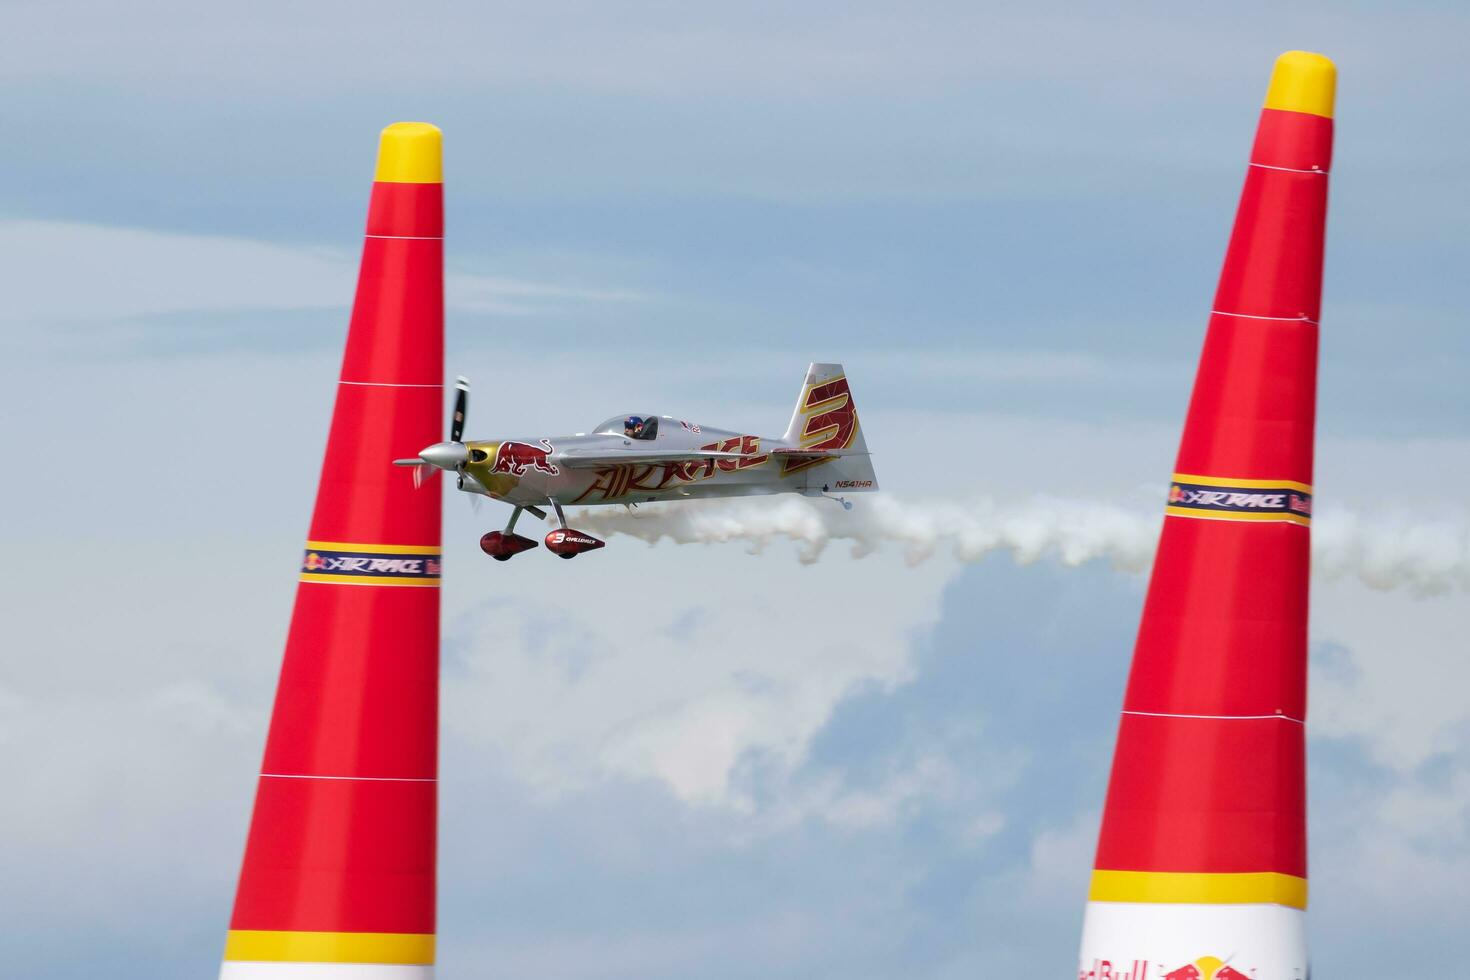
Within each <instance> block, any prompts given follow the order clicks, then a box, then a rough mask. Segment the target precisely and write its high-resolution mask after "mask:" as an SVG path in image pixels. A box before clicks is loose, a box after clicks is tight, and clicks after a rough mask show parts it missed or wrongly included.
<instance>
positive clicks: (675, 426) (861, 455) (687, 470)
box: [393, 364, 878, 561]
mask: <svg viewBox="0 0 1470 980" xmlns="http://www.w3.org/2000/svg"><path fill="white" fill-rule="evenodd" d="M456 388H457V389H458V390H457V391H456V392H455V398H454V417H453V419H452V420H451V422H450V427H449V439H448V441H446V442H436V443H435V444H434V445H432V446H426V447H425V448H424V449H423V450H421V451H420V452H419V454H418V456H417V457H416V458H414V459H395V460H394V461H393V463H394V465H395V466H411V467H414V471H413V479H414V483H415V485H421V484H422V483H423V481H424V479H425V478H426V477H428V476H432V475H433V474H434V473H436V472H437V471H439V470H444V471H446V472H449V473H453V474H454V476H455V486H456V487H457V488H458V489H460V490H462V491H464V492H465V493H471V494H480V495H483V496H487V497H493V498H494V499H496V500H500V501H504V502H505V503H508V504H510V505H511V506H512V507H514V508H515V509H514V510H513V511H512V512H511V515H510V521H509V522H508V523H507V524H506V525H505V530H503V531H491V532H490V533H488V534H486V535H485V536H484V537H482V538H481V539H480V548H481V549H482V550H483V551H484V552H485V553H486V554H488V555H489V556H490V557H492V558H494V559H496V560H497V561H508V560H510V559H511V558H513V557H514V556H516V555H518V554H520V553H521V552H522V551H526V550H529V549H531V548H534V547H536V541H535V540H533V539H531V538H527V537H524V536H522V535H519V534H516V533H515V526H516V521H517V520H518V519H519V518H520V516H521V514H522V513H523V512H530V513H531V514H534V515H535V516H536V517H538V518H540V519H542V520H545V519H546V511H545V510H544V509H543V507H544V506H545V505H550V507H551V509H552V511H554V512H555V514H556V519H557V523H558V525H559V526H558V527H557V528H555V529H553V530H552V531H551V532H550V533H548V534H547V535H546V538H545V540H546V547H547V550H549V551H551V552H552V553H553V554H556V555H560V556H561V557H562V558H575V557H576V556H577V555H580V554H582V553H583V552H585V551H592V550H593V549H596V548H601V547H602V546H603V545H604V544H605V542H603V541H599V540H598V539H597V538H594V537H593V536H592V535H590V534H587V533H586V532H583V531H579V530H577V529H576V528H572V527H568V526H567V519H566V514H565V513H564V511H563V508H564V507H566V506H570V505H573V504H579V505H589V504H590V505H596V504H624V505H627V506H630V507H632V506H636V505H638V504H640V503H646V502H650V501H658V500H693V499H695V498H699V497H745V496H754V495H759V494H773V493H800V494H804V495H806V496H809V497H832V498H833V499H835V500H837V501H838V502H839V503H841V504H842V506H843V507H845V508H848V509H851V507H852V504H851V503H850V502H848V501H847V500H846V499H845V498H842V497H837V496H835V495H834V494H833V491H842V490H845V491H868V490H877V489H878V480H877V477H876V476H875V475H874V473H873V464H872V461H871V460H870V458H869V455H868V447H867V443H866V442H865V441H864V439H863V431H862V428H861V426H860V425H859V424H858V416H857V408H856V406H855V405H854V404H853V400H852V391H851V389H849V388H848V385H847V377H846V375H845V374H844V373H843V370H842V365H840V364H812V365H811V366H809V367H808V368H807V372H806V380H805V382H804V383H803V384H802V387H801V394H800V395H799V396H798V397H797V399H796V410H795V411H794V412H793V413H792V415H791V422H790V424H789V425H787V427H786V433H785V434H784V435H782V436H781V437H780V438H776V439H771V438H763V437H761V436H755V435H747V434H745V433H742V432H736V431H734V430H729V429H715V428H711V427H710V426H701V425H696V424H694V423H693V422H687V421H684V420H682V419H677V418H674V417H673V416H670V415H652V414H646V413H628V414H625V415H614V416H613V417H612V418H610V419H608V420H607V421H606V422H603V423H602V424H601V425H599V426H597V427H596V428H595V429H593V430H592V432H590V433H582V432H579V433H577V434H576V435H574V436H562V437H553V438H547V439H503V440H499V441H477V440H468V441H462V438H461V437H462V436H463V435H464V425H465V411H466V409H467V408H468V403H469V382H468V381H467V380H465V379H464V378H460V379H459V381H458V383H457V385H456Z"/></svg>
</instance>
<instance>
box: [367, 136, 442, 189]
mask: <svg viewBox="0 0 1470 980" xmlns="http://www.w3.org/2000/svg"><path fill="white" fill-rule="evenodd" d="M373 179H374V180H380V181H385V182H387V183H391V184H442V183H444V134H443V133H442V132H440V131H439V127H438V126H435V125H433V124H432V123H423V122H399V123H394V124H393V125H391V126H389V127H388V128H387V129H384V130H383V133H382V135H381V136H380V137H379V138H378V170H377V173H376V174H374V175H373Z"/></svg>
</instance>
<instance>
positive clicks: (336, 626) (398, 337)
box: [220, 123, 444, 980]
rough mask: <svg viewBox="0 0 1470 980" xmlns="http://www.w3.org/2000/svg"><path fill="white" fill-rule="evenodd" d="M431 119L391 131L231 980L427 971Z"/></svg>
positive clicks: (265, 768) (434, 580)
mask: <svg viewBox="0 0 1470 980" xmlns="http://www.w3.org/2000/svg"><path fill="white" fill-rule="evenodd" d="M440 142H441V137H440V133H439V130H438V129H436V128H435V127H433V126H430V125H428V124H426V123H397V124H395V125H392V126H389V127H388V128H387V129H385V130H383V133H382V138H381V142H380V145H379V149H378V166H377V174H376V179H375V181H374V183H373V191H372V199H371V203H370V205H369V209H368V222H367V238H366V241H365V244H364V245H363V252H362V269H361V273H360V277H359V279H358V284H357V296H356V299H355V300H354V302H353V308H352V320H351V325H350V326H349V328H348V334H347V350H346V354H345V356H344V357H343V361H342V374H341V378H340V380H339V382H338V384H337V399H336V407H335V409H334V411H333V414H332V427H331V432H330V435H329V436H328V439H327V447H326V453H325V457H324V460H323V463H322V476H321V483H320V485H319V487H318V490H317V498H316V510H315V512H314V514H313V516H312V520H311V531H310V534H309V536H308V540H307V542H306V549H305V553H304V557H303V559H302V564H301V580H300V584H298V585H297V587H296V604H295V608H294V610H293V612H292V616H291V629H290V633H289V635H288V636H287V639H286V654H285V660H284V662H283V664H282V667H281V676H280V683H279V686H278V687H277V689H276V701H275V709H274V711H273V712H272V714H271V723H270V734H269V735H268V737H267V740H266V747H265V761H264V763H263V764H262V766H261V771H260V782H259V784H258V786H257V789H256V795H255V812H254V817H253V819H252V820H251V823H250V835H249V838H248V840H247V842H246V846H245V858H244V862H243V866H242V868H241V871H240V884H239V889H238V891H237V892H236V895H235V910H234V915H233V917H232V918H231V920H230V930H229V934H228V937H227V939H226V941H225V953H224V966H223V968H222V969H221V971H220V977H221V978H222V980H256V978H260V980H267V978H271V980H287V978H289V980H316V978H332V980H359V978H360V980H368V978H371V980H426V978H430V977H432V976H433V973H434V966H433V964H434V848H435V841H434V834H435V816H436V814H435V807H436V791H437V786H436V779H437V777H438V732H439V574H440V541H439V532H440V528H439V521H440V497H441V494H440V493H439V490H438V488H437V487H432V488H425V489H423V490H416V489H415V487H414V482H413V480H412V478H411V477H410V474H409V473H408V472H406V471H405V470H402V469H396V468H394V467H393V466H392V465H390V464H391V461H392V460H393V459H395V458H398V457H411V456H413V455H414V454H415V453H417V452H418V451H419V450H420V449H421V448H423V447H424V446H427V445H430V444H431V443H434V442H437V441H439V440H440V439H441V438H443V426H444V398H443V387H444V384H443V382H444V271H443V235H444V199H443V183H442V180H443V178H442V169H441V162H440V161H441V153H440Z"/></svg>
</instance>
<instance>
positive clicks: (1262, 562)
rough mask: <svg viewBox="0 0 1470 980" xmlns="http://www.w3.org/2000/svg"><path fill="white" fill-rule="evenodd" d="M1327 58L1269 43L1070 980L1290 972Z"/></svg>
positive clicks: (1298, 939)
mask: <svg viewBox="0 0 1470 980" xmlns="http://www.w3.org/2000/svg"><path fill="white" fill-rule="evenodd" d="M1335 85H1336V69H1335V68H1334V67H1333V64H1332V62H1331V61H1329V60H1328V59H1327V58H1324V57H1323V56H1321V55H1318V54H1310V53H1307V52H1303V51H1290V52H1287V53H1286V54H1284V55H1282V56H1281V57H1280V58H1279V59H1277V61H1276V67H1275V71H1274V73H1273V74H1272V76H1271V84H1270V87H1269V89H1268V91H1267V95H1266V104H1265V108H1264V109H1263V110H1262V112H1261V118H1260V125H1259V127H1258V129H1257V131H1256V140H1255V146H1254V149H1253V150H1252V152H1251V157H1250V166H1249V168H1248V169H1247V172H1246V179H1245V188H1244V190H1243V191H1242V193H1241V199H1240V209H1239V211H1238V212H1237V214H1236V218H1235V229H1234V232H1233V233H1232V235H1231V238H1230V245H1229V249H1228V251H1227V253H1226V256H1225V264H1224V268H1223V270H1222V272H1221V274H1220V286H1219V290H1218V291H1217V292H1216V294H1215V305H1214V308H1213V310H1212V312H1211V315H1210V322H1209V329H1208V332H1207V334H1206V336H1205V344H1204V350H1203V353H1202V354H1201V356H1200V364H1199V372H1198V375H1197V376H1196V378H1195V386H1194V395H1193V398H1192V399H1191V401H1190V405H1189V414H1188V417H1187V418H1186V420H1185V423H1184V434H1183V438H1182V439H1181V442H1180V447H1179V457H1178V464H1177V466H1176V467H1175V473H1174V479H1173V481H1172V483H1171V484H1170V488H1169V499H1168V503H1167V505H1166V507H1165V517H1164V528H1163V532H1162V534H1161V536H1160V539H1159V548H1158V554H1157V557H1156V558H1155V560H1154V567H1153V575H1152V579H1151V581H1150V582H1149V589H1148V595H1147V598H1146V600H1145V602H1144V608H1143V619H1142V624H1141V626H1140V627H1139V633H1138V643H1137V646H1136V647H1135V649H1134V654H1133V668H1132V671H1131V673H1130V675H1129V679H1128V687H1127V693H1126V695H1125V697H1124V702H1123V714H1122V720H1121V722H1120V724H1119V729H1118V741H1117V748H1116V752H1115V755H1114V758H1113V770H1112V779H1111V782H1110V783H1109V786H1108V795H1107V803H1106V805H1105V807H1104V810H1103V817H1102V829H1101V833H1100V835H1099V839H1098V848H1097V860H1096V862H1095V864H1094V870H1093V874H1092V884H1091V888H1090V891H1089V896H1088V898H1089V901H1088V905H1087V915H1086V919H1085V923H1084V926H1083V931H1082V948H1081V955H1080V962H1079V969H1078V976H1079V978H1080V980H1104V978H1110V980H1237V978H1241V977H1249V978H1254V980H1303V978H1305V977H1306V976H1307V948H1306V938H1305V929H1304V919H1305V910H1306V907H1307V828H1306V775H1305V723H1306V694H1307V579H1308V571H1309V560H1310V549H1309V543H1310V538H1309V535H1310V525H1311V514H1312V437H1313V425H1314V421H1315V410H1316V372H1317V319H1318V306H1319V303H1320V300H1321V292H1322V245H1323V231H1324V223H1325V219H1326V213H1327V174H1328V170H1329V168H1330V166H1331V161H1332V111H1333V98H1334V90H1335Z"/></svg>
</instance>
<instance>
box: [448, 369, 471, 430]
mask: <svg viewBox="0 0 1470 980" xmlns="http://www.w3.org/2000/svg"><path fill="white" fill-rule="evenodd" d="M454 389H455V391H454V417H453V418H452V419H451V420H450V422H449V441H450V442H461V441H462V439H463V436H464V417H465V412H466V411H468V410H469V407H470V379H469V378H466V377H465V376H464V375H460V376H459V377H458V378H456V379H455V382H454Z"/></svg>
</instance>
